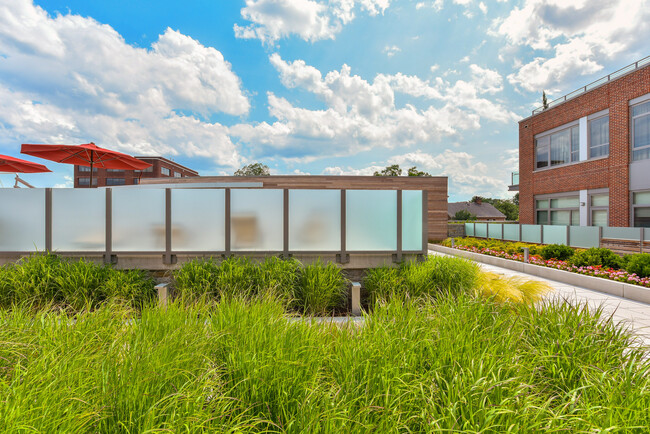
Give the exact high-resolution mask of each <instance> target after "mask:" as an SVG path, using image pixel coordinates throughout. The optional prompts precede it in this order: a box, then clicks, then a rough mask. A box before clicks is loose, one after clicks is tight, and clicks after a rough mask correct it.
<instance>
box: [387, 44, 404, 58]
mask: <svg viewBox="0 0 650 434" xmlns="http://www.w3.org/2000/svg"><path fill="white" fill-rule="evenodd" d="M400 51H402V49H401V48H400V47H398V46H397V45H386V47H384V53H386V56H388V57H393V56H394V55H395V54H397V53H399V52H400Z"/></svg>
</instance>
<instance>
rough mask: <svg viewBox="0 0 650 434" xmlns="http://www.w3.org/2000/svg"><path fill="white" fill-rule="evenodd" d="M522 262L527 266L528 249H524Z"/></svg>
mask: <svg viewBox="0 0 650 434" xmlns="http://www.w3.org/2000/svg"><path fill="white" fill-rule="evenodd" d="M524 262H525V263H526V264H528V262H529V250H528V247H524Z"/></svg>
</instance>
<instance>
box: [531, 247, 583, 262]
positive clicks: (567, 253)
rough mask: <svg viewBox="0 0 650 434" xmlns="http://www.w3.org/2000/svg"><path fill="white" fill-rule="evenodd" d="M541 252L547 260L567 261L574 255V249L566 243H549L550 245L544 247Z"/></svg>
mask: <svg viewBox="0 0 650 434" xmlns="http://www.w3.org/2000/svg"><path fill="white" fill-rule="evenodd" d="M539 253H540V255H541V256H542V258H544V259H546V260H549V259H558V260H560V261H566V260H567V259H569V258H570V257H571V256H573V253H574V250H573V249H572V248H571V247H569V246H565V245H564V244H549V245H548V246H544V247H542V249H541V250H540V252H539Z"/></svg>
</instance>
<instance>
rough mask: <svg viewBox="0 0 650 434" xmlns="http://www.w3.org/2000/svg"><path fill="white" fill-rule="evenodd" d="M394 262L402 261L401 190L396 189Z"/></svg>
mask: <svg viewBox="0 0 650 434" xmlns="http://www.w3.org/2000/svg"><path fill="white" fill-rule="evenodd" d="M395 262H402V190H397V254H396V255H395Z"/></svg>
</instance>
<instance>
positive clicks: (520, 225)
mask: <svg viewBox="0 0 650 434" xmlns="http://www.w3.org/2000/svg"><path fill="white" fill-rule="evenodd" d="M517 224H518V225H519V239H518V240H517V241H519V242H521V223H517Z"/></svg>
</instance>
